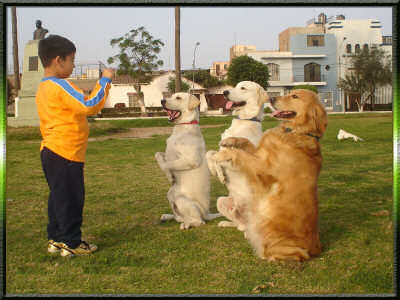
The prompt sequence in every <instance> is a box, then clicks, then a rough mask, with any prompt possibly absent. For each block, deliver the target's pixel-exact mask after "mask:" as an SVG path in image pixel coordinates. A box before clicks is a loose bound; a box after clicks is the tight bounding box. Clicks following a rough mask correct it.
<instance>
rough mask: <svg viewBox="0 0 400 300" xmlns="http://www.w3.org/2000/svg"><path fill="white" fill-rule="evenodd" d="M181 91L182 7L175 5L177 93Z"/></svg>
mask: <svg viewBox="0 0 400 300" xmlns="http://www.w3.org/2000/svg"><path fill="white" fill-rule="evenodd" d="M181 91H182V85H181V8H180V6H175V93H179V92H181Z"/></svg>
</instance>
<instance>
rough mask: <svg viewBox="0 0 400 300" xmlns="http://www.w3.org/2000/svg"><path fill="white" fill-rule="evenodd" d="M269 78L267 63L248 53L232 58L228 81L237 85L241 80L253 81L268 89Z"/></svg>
mask: <svg viewBox="0 0 400 300" xmlns="http://www.w3.org/2000/svg"><path fill="white" fill-rule="evenodd" d="M269 78H270V75H269V71H268V67H267V65H265V64H263V63H262V62H259V61H256V60H255V59H253V58H251V57H249V56H247V55H242V56H238V57H235V58H234V59H232V63H231V65H230V67H229V69H228V79H227V83H228V84H230V85H232V86H236V85H237V84H238V83H239V82H241V81H253V82H256V83H258V84H259V85H261V86H262V87H263V88H264V89H265V90H266V89H267V87H269V84H268V81H269Z"/></svg>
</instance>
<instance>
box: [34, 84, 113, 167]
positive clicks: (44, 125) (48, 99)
mask: <svg viewBox="0 0 400 300" xmlns="http://www.w3.org/2000/svg"><path fill="white" fill-rule="evenodd" d="M110 84H111V79H109V78H107V77H102V78H101V79H100V80H99V81H98V82H97V83H96V86H95V88H94V90H93V92H92V93H91V94H90V95H89V96H85V95H84V93H83V91H82V90H81V89H79V88H78V87H77V86H76V85H74V84H73V83H71V82H69V81H67V80H65V79H61V78H57V77H45V78H43V79H42V81H41V83H40V85H39V88H38V91H37V94H36V105H37V108H38V114H39V118H40V131H41V133H42V137H43V141H42V143H41V146H40V150H42V149H43V147H47V148H48V149H50V150H51V151H53V152H55V153H56V154H58V155H60V156H62V157H64V158H66V159H68V160H71V161H78V162H84V161H85V154H86V148H87V142H88V136H89V125H88V122H87V118H86V116H89V115H94V114H96V113H98V112H99V111H100V110H101V109H102V108H103V106H104V103H105V101H106V99H107V97H108V93H109V90H110V87H111V85H110Z"/></svg>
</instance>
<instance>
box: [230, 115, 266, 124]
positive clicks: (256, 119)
mask: <svg viewBox="0 0 400 300" xmlns="http://www.w3.org/2000/svg"><path fill="white" fill-rule="evenodd" d="M236 119H238V120H247V121H254V122H260V123H261V120H260V119H258V118H257V117H254V118H251V119H241V118H240V117H239V116H237V117H236Z"/></svg>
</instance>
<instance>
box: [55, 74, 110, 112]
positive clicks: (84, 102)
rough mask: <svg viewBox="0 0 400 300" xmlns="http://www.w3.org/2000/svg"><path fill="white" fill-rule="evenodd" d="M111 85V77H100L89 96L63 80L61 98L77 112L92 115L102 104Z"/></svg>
mask: <svg viewBox="0 0 400 300" xmlns="http://www.w3.org/2000/svg"><path fill="white" fill-rule="evenodd" d="M110 87H111V79H110V78H107V77H104V76H103V77H101V78H100V80H99V81H97V83H96V86H95V88H94V89H93V91H92V93H91V94H90V95H89V96H85V95H84V93H83V92H82V90H81V89H79V88H78V87H76V86H75V85H74V84H72V83H70V82H68V81H66V80H63V81H62V89H63V92H62V93H61V95H62V96H61V99H62V101H63V102H64V104H65V105H66V106H67V107H69V108H71V109H72V110H73V111H75V112H76V113H78V114H83V115H87V116H90V115H94V114H96V113H98V112H99V111H100V110H101V109H102V108H103V106H104V103H105V101H106V99H107V97H108V94H109V90H110Z"/></svg>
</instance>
